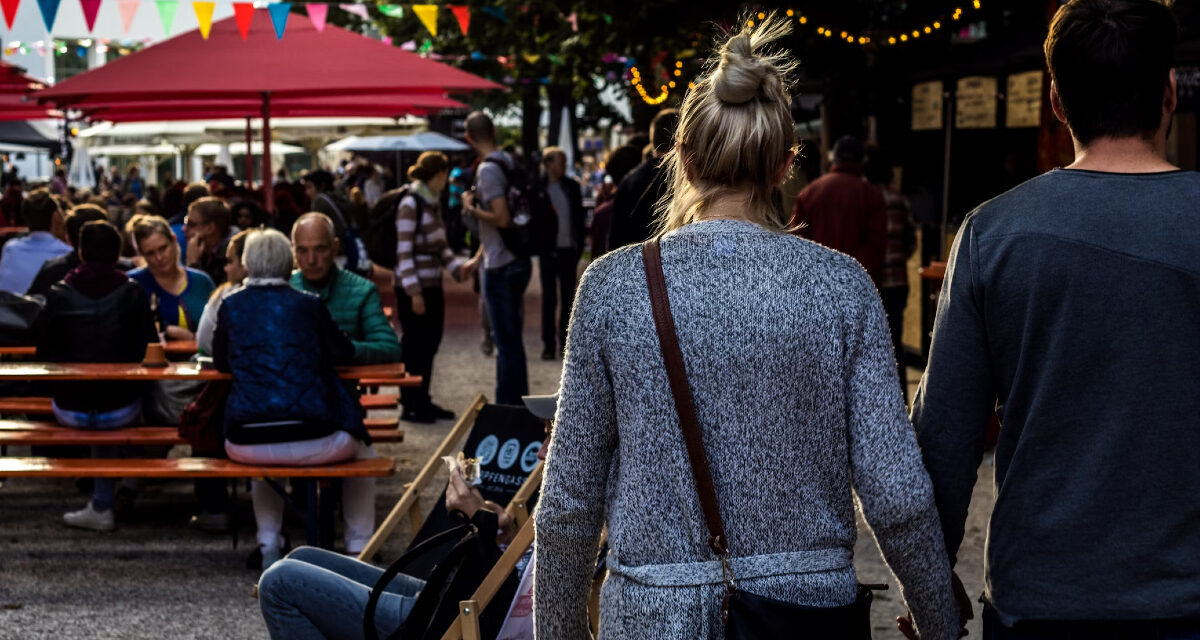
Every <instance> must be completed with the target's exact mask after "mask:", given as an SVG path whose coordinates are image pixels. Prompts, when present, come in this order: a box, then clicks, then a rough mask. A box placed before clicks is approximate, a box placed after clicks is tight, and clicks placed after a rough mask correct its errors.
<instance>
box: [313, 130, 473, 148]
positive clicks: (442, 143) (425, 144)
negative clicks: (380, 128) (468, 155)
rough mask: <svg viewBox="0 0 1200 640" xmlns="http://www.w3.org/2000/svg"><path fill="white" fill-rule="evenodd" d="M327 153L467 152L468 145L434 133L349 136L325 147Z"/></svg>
mask: <svg viewBox="0 0 1200 640" xmlns="http://www.w3.org/2000/svg"><path fill="white" fill-rule="evenodd" d="M325 149H326V150H327V151H468V150H470V149H471V147H470V145H468V144H466V143H465V142H461V141H459V140H455V139H454V138H451V137H450V136H448V135H445V134H441V133H437V132H436V131H425V132H423V133H417V134H414V135H411V136H368V137H365V138H360V137H358V136H350V137H349V138H344V139H342V140H338V141H337V142H335V143H333V144H331V145H328V146H327V147H325Z"/></svg>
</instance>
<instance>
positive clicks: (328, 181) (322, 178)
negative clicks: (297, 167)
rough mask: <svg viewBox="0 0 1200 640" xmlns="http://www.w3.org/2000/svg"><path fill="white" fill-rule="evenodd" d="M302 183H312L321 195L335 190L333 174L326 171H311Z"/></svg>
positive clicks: (305, 175) (302, 179) (301, 179)
mask: <svg viewBox="0 0 1200 640" xmlns="http://www.w3.org/2000/svg"><path fill="white" fill-rule="evenodd" d="M300 181H301V182H311V183H312V185H313V186H314V187H316V188H317V191H318V192H319V193H324V192H326V191H329V190H330V189H332V188H333V174H332V173H329V172H328V171H326V170H324V169H317V170H316V171H309V172H308V173H306V174H304V177H303V178H300Z"/></svg>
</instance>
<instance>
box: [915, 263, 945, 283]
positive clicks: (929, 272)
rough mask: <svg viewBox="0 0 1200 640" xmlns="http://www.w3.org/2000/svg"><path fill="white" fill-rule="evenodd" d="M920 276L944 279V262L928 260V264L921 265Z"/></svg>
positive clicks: (930, 278)
mask: <svg viewBox="0 0 1200 640" xmlns="http://www.w3.org/2000/svg"><path fill="white" fill-rule="evenodd" d="M920 274H921V278H922V279H925V280H944V279H945V278H946V263H945V262H930V263H929V266H927V267H921V270H920Z"/></svg>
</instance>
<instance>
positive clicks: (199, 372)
mask: <svg viewBox="0 0 1200 640" xmlns="http://www.w3.org/2000/svg"><path fill="white" fill-rule="evenodd" d="M338 376H339V377H341V378H342V379H343V380H361V379H364V378H387V379H392V380H395V381H396V383H398V384H399V386H408V385H411V384H414V381H415V384H420V380H421V379H420V378H419V377H417V376H410V375H407V374H406V373H405V372H404V364H402V363H399V362H397V363H393V364H369V365H355V366H350V367H338ZM232 379H233V375H232V374H228V373H222V372H220V371H217V370H216V369H210V368H204V367H201V366H200V365H199V364H197V363H194V362H178V363H175V362H173V363H170V364H168V365H167V366H165V367H144V366H142V365H141V364H136V363H122V362H104V363H62V362H0V381H4V380H43V381H56V382H60V381H68V380H134V381H141V380H232Z"/></svg>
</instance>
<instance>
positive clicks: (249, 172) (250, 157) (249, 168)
mask: <svg viewBox="0 0 1200 640" xmlns="http://www.w3.org/2000/svg"><path fill="white" fill-rule="evenodd" d="M252 135H253V132H252V131H251V129H250V116H246V188H247V189H249V188H250V185H251V184H253V183H254V154H253V153H251V152H250V148H251V147H250V143H251V142H253V141H254V139H253V138H252V137H251V136H252Z"/></svg>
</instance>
